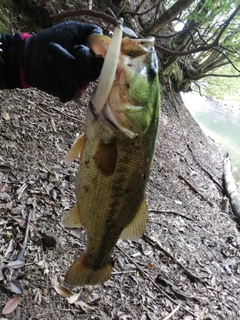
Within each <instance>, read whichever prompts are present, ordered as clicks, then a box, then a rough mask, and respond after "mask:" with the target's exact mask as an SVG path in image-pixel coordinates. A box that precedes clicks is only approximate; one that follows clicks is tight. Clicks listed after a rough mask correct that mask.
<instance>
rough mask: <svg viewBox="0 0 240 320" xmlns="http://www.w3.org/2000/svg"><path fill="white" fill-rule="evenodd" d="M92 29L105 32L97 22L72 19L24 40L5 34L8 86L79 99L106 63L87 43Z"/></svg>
mask: <svg viewBox="0 0 240 320" xmlns="http://www.w3.org/2000/svg"><path fill="white" fill-rule="evenodd" d="M92 33H98V34H102V30H101V28H99V27H98V26H96V25H92V24H86V23H80V22H74V21H70V22H63V23H60V24H58V25H56V26H54V27H51V28H49V29H46V30H43V31H41V32H39V33H38V34H36V35H34V36H32V37H28V38H26V39H24V40H23V38H24V37H25V36H23V35H20V34H15V35H13V36H12V35H6V36H3V37H2V39H3V40H2V43H3V55H2V59H3V61H4V63H3V64H4V69H5V70H4V71H5V77H6V87H7V88H16V87H20V88H22V87H26V85H29V86H33V87H37V88H38V89H40V90H43V91H45V92H47V93H50V94H52V95H54V96H58V97H59V98H60V99H61V101H63V102H66V101H69V100H72V99H77V98H78V97H80V96H81V94H82V93H83V92H84V91H85V90H86V88H87V86H88V84H89V82H90V81H94V80H96V79H97V78H98V76H99V74H100V71H101V68H102V64H103V58H102V57H100V56H96V55H95V54H94V53H93V52H92V51H91V50H90V49H89V48H88V47H87V46H86V45H85V44H86V39H87V37H88V35H90V34H92ZM0 41H1V40H0ZM4 45H5V47H4ZM0 72H1V70H0ZM21 73H22V74H21ZM24 82H25V83H24ZM0 86H1V79H0Z"/></svg>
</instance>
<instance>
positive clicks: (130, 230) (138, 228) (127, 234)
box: [121, 198, 148, 240]
mask: <svg viewBox="0 0 240 320" xmlns="http://www.w3.org/2000/svg"><path fill="white" fill-rule="evenodd" d="M147 214H148V210H147V204H146V199H145V198H144V200H143V202H142V204H141V206H140V208H139V209H138V212H137V213H136V215H135V217H134V218H133V220H132V221H131V222H130V223H129V225H127V226H126V228H125V229H123V231H122V233H121V238H122V239H129V240H137V239H138V238H140V237H141V235H142V234H143V232H144V230H145V228H146V224H147Z"/></svg>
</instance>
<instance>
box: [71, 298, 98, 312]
mask: <svg viewBox="0 0 240 320" xmlns="http://www.w3.org/2000/svg"><path fill="white" fill-rule="evenodd" d="M75 306H76V307H80V308H81V309H82V310H83V311H84V312H86V313H92V312H94V311H96V308H93V307H90V306H89V305H87V304H86V303H85V302H83V301H77V302H76V303H75Z"/></svg>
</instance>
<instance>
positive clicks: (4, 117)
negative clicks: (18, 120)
mask: <svg viewBox="0 0 240 320" xmlns="http://www.w3.org/2000/svg"><path fill="white" fill-rule="evenodd" d="M2 118H3V119H4V120H6V121H8V120H10V119H11V118H10V115H9V113H7V111H5V110H3V112H2Z"/></svg>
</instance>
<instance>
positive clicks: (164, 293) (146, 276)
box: [116, 245, 196, 317]
mask: <svg viewBox="0 0 240 320" xmlns="http://www.w3.org/2000/svg"><path fill="white" fill-rule="evenodd" d="M116 247H117V248H118V250H119V251H120V252H121V253H123V254H124V255H125V256H126V257H127V258H128V260H129V261H131V262H132V263H133V264H134V265H135V266H136V268H137V269H138V271H139V272H140V273H141V274H142V275H143V276H144V277H145V278H147V279H148V280H149V281H150V282H151V283H152V284H153V285H154V286H155V287H156V288H157V289H158V290H159V292H161V293H162V294H163V295H164V296H165V297H167V299H168V300H169V301H171V302H172V303H174V304H177V302H176V301H175V300H174V299H172V298H171V297H170V296H169V295H168V294H167V293H166V292H165V291H164V290H162V289H161V288H160V287H159V285H158V284H157V283H156V282H155V281H154V280H153V279H151V278H150V277H149V276H148V275H147V273H146V272H145V271H143V269H142V268H141V267H139V265H138V264H137V262H135V261H134V260H133V259H132V258H131V257H130V256H129V255H128V254H127V253H126V252H125V251H123V250H122V249H121V248H120V247H119V246H118V245H116ZM180 307H181V308H182V309H183V310H185V311H186V312H188V313H190V314H191V315H192V316H194V317H196V316H195V314H194V313H192V312H191V311H189V310H187V309H186V308H184V307H183V306H180Z"/></svg>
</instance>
